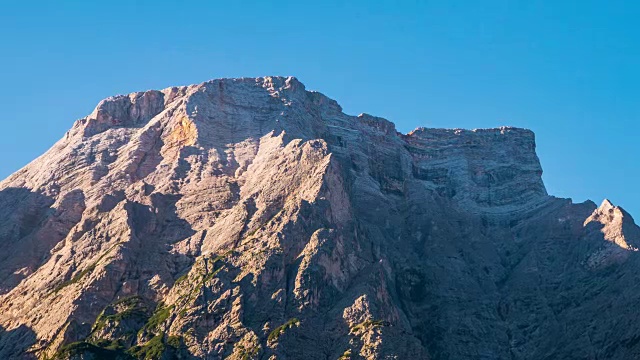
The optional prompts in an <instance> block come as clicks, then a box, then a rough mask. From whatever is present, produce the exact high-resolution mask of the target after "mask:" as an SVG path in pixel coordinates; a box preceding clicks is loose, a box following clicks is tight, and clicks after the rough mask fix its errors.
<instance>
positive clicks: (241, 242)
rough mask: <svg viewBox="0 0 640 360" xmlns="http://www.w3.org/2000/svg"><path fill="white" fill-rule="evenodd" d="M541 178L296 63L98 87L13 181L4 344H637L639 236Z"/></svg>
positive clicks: (419, 353) (11, 351) (545, 354)
mask: <svg viewBox="0 0 640 360" xmlns="http://www.w3.org/2000/svg"><path fill="white" fill-rule="evenodd" d="M541 175H542V169H541V166H540V163H539V160H538V158H537V156H536V153H535V139H534V135H533V133H532V132H531V131H529V130H524V129H517V128H510V127H503V128H499V129H482V130H472V131H470V130H460V129H456V130H445V129H425V128H420V129H417V130H415V131H413V132H411V133H409V134H406V135H404V134H400V133H398V132H397V131H396V129H395V126H394V125H393V123H391V122H389V121H387V120H385V119H382V118H379V117H374V116H371V115H368V114H362V115H359V116H357V117H354V116H349V115H346V114H344V113H343V112H342V109H341V108H340V106H339V105H338V104H337V103H336V102H335V101H334V100H331V99H329V98H327V97H326V96H324V95H322V94H320V93H317V92H311V91H307V90H305V87H304V85H303V84H302V83H300V82H299V81H298V80H296V79H295V78H292V77H289V78H283V77H265V78H256V79H253V78H243V79H219V80H213V81H209V82H206V83H203V84H200V85H192V86H185V87H173V88H168V89H165V90H162V91H147V92H141V93H134V94H130V95H126V96H116V97H112V98H108V99H106V100H104V101H102V102H100V104H99V105H98V106H97V107H96V109H95V110H94V112H93V113H92V114H91V115H89V116H87V117H86V118H83V119H80V120H78V121H77V122H76V123H75V124H74V126H73V127H72V129H71V130H70V131H69V132H68V133H67V134H66V135H65V136H64V138H63V139H61V140H60V141H59V142H58V143H56V144H55V145H54V146H53V147H52V148H51V150H49V151H48V152H47V153H45V154H44V155H42V156H41V157H39V158H38V159H36V160H35V161H33V162H32V163H31V164H29V165H28V166H26V167H25V168H23V169H22V170H20V171H18V172H17V173H16V174H14V175H12V176H10V177H9V178H8V179H6V180H4V181H3V182H1V183H0V358H3V359H30V358H32V359H36V358H41V359H52V358H53V359H96V358H108V359H135V358H138V359H174V358H175V359H189V358H202V359H223V358H229V359H343V360H344V359H361V358H365V359H390V358H397V359H545V358H547V359H552V358H558V359H559V358H562V359H571V358H575V359H585V358H588V359H596V358H599V359H602V358H607V359H628V358H634V357H636V356H639V355H640V341H639V340H640V325H639V324H640V321H638V320H640V319H639V316H638V315H637V314H636V313H635V311H634V306H635V304H636V303H637V302H638V301H639V300H640V291H638V290H637V288H635V286H634V285H635V283H636V282H637V277H638V275H636V274H637V273H638V271H637V270H638V269H640V264H639V263H638V261H639V260H638V253H637V250H638V248H639V247H640V244H639V243H640V229H639V228H638V227H637V226H636V225H635V224H634V222H633V219H632V218H631V216H630V215H629V214H627V213H626V212H625V211H624V210H622V209H620V208H618V207H615V206H614V205H612V204H611V203H609V202H608V201H605V202H604V203H603V205H602V206H600V207H597V206H596V205H595V204H594V203H592V202H586V203H582V204H573V203H572V202H571V201H570V200H567V199H558V198H554V197H552V196H549V195H547V192H546V190H545V187H544V184H543V183H542V179H541Z"/></svg>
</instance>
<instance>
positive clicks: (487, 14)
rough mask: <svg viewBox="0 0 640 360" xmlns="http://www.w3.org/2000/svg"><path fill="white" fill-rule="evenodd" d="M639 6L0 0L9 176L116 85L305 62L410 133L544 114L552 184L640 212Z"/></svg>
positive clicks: (346, 99)
mask: <svg viewBox="0 0 640 360" xmlns="http://www.w3.org/2000/svg"><path fill="white" fill-rule="evenodd" d="M636 4H638V5H636ZM638 19H640V3H638V2H635V1H616V0H613V1H604V0H602V1H590V0H582V1H557V0H548V1H534V0H523V1H506V0H504V1H498V0H484V1H480V0H479V1H455V0H452V1H441V0H438V1H430V0H423V1H371V0H368V1H349V2H348V4H346V2H335V1H314V2H310V1H300V0H298V1H286V0H280V1H277V2H276V1H255V2H252V1H181V2H178V1H161V0H156V1H131V0H130V1H102V2H98V1H64V0H59V1H40V2H38V1H26V0H25V1H2V2H1V3H0V55H1V56H0V68H1V69H2V70H0V85H1V86H0V108H1V113H0V114H1V115H0V118H1V120H0V121H1V122H0V124H1V126H2V130H1V131H0V177H1V178H4V177H6V176H7V175H9V174H10V173H12V172H14V171H16V170H17V169H19V168H20V167H22V166H24V165H25V164H27V163H28V162H29V161H30V160H32V159H33V158H35V157H36V156H38V155H40V154H41V153H43V152H44V151H45V150H46V149H47V148H49V147H50V146H51V145H52V144H53V143H54V142H55V141H56V140H57V139H59V138H60V137H61V136H62V135H63V134H64V133H65V131H66V130H67V129H69V128H70V127H71V125H72V123H73V121H74V120H75V119H78V118H81V117H83V116H85V115H87V114H88V113H89V112H91V110H92V109H93V107H95V105H96V104H97V103H98V101H99V100H101V99H102V98H105V97H107V96H110V95H115V94H121V93H129V92H133V91H140V90H147V89H152V88H164V87H167V86H173V85H186V84H191V83H199V82H202V81H205V80H209V79H212V78H219V77H243V76H261V75H294V76H296V77H298V78H299V79H300V80H301V81H302V82H303V83H305V85H306V86H307V88H308V89H313V90H319V91H321V92H323V93H325V94H326V95H328V96H330V97H332V98H334V99H336V100H337V101H338V102H339V103H340V104H341V105H342V106H343V108H344V109H345V111H346V112H347V113H350V114H358V113H361V112H367V113H370V114H374V115H378V116H383V117H386V118H388V119H389V120H392V121H394V122H395V123H396V124H397V127H398V129H399V130H400V131H403V132H407V131H410V130H412V129H413V128H415V127H418V126H427V127H448V128H453V127H461V128H482V127H495V126H501V125H513V126H519V127H526V128H530V129H533V130H534V131H535V132H536V134H537V142H538V154H539V156H540V158H541V161H542V165H543V168H544V170H545V173H544V180H545V182H546V185H547V189H548V190H549V192H550V193H551V194H553V195H556V196H560V197H572V198H574V200H575V201H583V200H585V199H593V200H594V201H596V202H597V203H599V202H600V201H602V199H604V198H605V197H607V198H609V199H611V200H612V201H613V202H614V203H615V204H618V205H622V206H623V207H624V208H626V209H627V210H628V211H630V212H631V213H632V214H634V215H635V217H636V218H640V190H639V189H638V185H639V184H638V180H639V178H640V166H638V157H639V155H640V146H638V139H639V136H638V132H639V131H640V121H639V116H640V101H639V100H640V26H638V21H639V20H638Z"/></svg>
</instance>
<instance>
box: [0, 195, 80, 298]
mask: <svg viewBox="0 0 640 360" xmlns="http://www.w3.org/2000/svg"><path fill="white" fill-rule="evenodd" d="M77 195H80V196H79V199H77V200H79V201H80V202H82V203H84V196H82V195H81V193H80V194H77ZM76 197H78V196H76ZM70 198H73V196H70ZM54 202H55V200H54V199H53V198H51V197H49V196H46V195H43V194H41V193H37V192H33V191H30V190H29V189H26V188H8V189H4V190H2V191H0V294H5V293H7V292H9V291H10V290H11V289H12V288H13V287H15V286H16V285H17V284H18V283H20V281H22V280H23V279H24V278H25V277H27V276H28V275H29V274H30V273H31V272H32V271H34V270H35V269H36V268H37V267H38V266H40V265H41V264H42V263H43V262H44V261H46V260H47V259H48V257H49V253H50V251H51V249H53V247H54V246H55V245H56V244H57V243H58V242H59V241H61V240H62V239H64V236H66V232H65V231H64V230H65V228H66V227H67V226H65V225H66V224H61V223H59V222H58V221H56V216H60V215H61V214H59V213H58V212H57V211H56V209H54V208H53V207H52V205H53V204H54ZM78 220H79V219H78ZM73 225H75V224H73ZM71 226H72V225H71ZM69 229H70V227H69ZM62 233H64V234H62Z"/></svg>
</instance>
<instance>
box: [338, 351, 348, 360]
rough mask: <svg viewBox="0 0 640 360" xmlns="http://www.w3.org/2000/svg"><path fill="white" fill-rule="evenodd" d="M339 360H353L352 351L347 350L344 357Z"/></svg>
mask: <svg viewBox="0 0 640 360" xmlns="http://www.w3.org/2000/svg"><path fill="white" fill-rule="evenodd" d="M338 360H351V349H347V350H346V351H345V352H344V353H343V354H342V355H340V357H339V358H338Z"/></svg>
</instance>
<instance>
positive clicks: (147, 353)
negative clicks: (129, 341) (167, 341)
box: [127, 334, 165, 360]
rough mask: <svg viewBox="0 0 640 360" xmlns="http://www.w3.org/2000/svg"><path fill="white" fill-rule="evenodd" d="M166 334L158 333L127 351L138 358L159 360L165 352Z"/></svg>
mask: <svg viewBox="0 0 640 360" xmlns="http://www.w3.org/2000/svg"><path fill="white" fill-rule="evenodd" d="M163 338H164V334H160V335H156V336H154V337H153V338H152V339H151V340H149V341H147V343H145V344H144V345H142V346H134V347H132V348H131V349H129V350H128V351H127V352H128V353H129V354H131V355H133V356H135V357H136V358H138V359H144V360H157V359H160V358H161V357H162V354H163V353H164V350H165V346H164V339H163Z"/></svg>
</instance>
